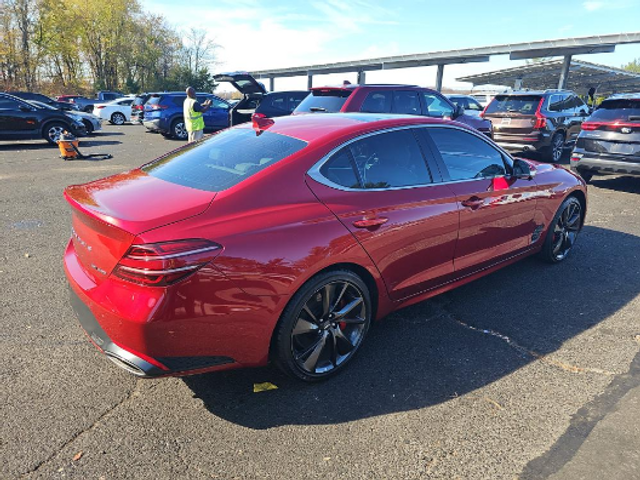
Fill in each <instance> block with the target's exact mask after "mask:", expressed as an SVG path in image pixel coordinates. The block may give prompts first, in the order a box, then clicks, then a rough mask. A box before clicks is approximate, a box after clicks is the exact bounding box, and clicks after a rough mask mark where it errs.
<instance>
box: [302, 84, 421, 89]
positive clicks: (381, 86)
mask: <svg viewBox="0 0 640 480" xmlns="http://www.w3.org/2000/svg"><path fill="white" fill-rule="evenodd" d="M356 88H359V89H363V88H370V89H380V90H391V89H394V88H410V89H414V88H419V89H425V90H431V89H430V88H427V87H420V86H418V85H408V84H402V83H397V84H396V83H366V84H358V83H348V84H343V85H325V86H322V87H312V88H311V89H310V90H311V91H314V90H355V89H356Z"/></svg>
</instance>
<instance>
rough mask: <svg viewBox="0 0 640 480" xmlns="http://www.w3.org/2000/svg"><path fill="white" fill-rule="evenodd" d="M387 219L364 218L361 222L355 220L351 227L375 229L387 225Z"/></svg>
mask: <svg viewBox="0 0 640 480" xmlns="http://www.w3.org/2000/svg"><path fill="white" fill-rule="evenodd" d="M388 221H389V219H388V218H387V217H375V218H365V219H362V220H356V221H355V222H353V226H354V227H356V228H375V227H379V226H380V225H383V224H385V223H387V222H388Z"/></svg>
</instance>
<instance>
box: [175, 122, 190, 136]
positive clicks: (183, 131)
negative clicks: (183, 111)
mask: <svg viewBox="0 0 640 480" xmlns="http://www.w3.org/2000/svg"><path fill="white" fill-rule="evenodd" d="M173 134H174V135H175V136H176V137H177V138H179V139H180V140H184V139H185V138H187V137H188V136H189V133H188V132H187V128H186V127H185V125H184V122H178V123H176V124H175V125H174V127H173Z"/></svg>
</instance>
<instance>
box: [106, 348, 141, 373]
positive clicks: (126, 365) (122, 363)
mask: <svg viewBox="0 0 640 480" xmlns="http://www.w3.org/2000/svg"><path fill="white" fill-rule="evenodd" d="M106 354H107V358H108V359H109V360H111V361H112V362H113V363H115V364H116V365H117V366H119V367H120V368H123V369H125V370H126V371H127V372H129V373H132V374H133V375H136V376H138V377H146V376H148V375H147V374H146V372H145V371H144V370H142V369H141V368H140V367H139V366H137V365H136V364H135V363H133V362H130V361H128V360H125V359H124V358H121V357H119V356H117V355H114V354H113V353H111V352H107V353H106Z"/></svg>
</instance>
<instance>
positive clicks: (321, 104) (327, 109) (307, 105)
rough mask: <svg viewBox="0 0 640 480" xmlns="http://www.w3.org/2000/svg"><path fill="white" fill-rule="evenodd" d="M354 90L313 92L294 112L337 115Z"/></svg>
mask: <svg viewBox="0 0 640 480" xmlns="http://www.w3.org/2000/svg"><path fill="white" fill-rule="evenodd" d="M351 92H352V90H337V89H333V90H332V89H327V90H312V91H311V95H307V97H306V98H305V99H304V100H302V102H300V105H298V106H297V107H296V109H295V110H294V111H295V112H296V113H299V112H304V113H309V112H322V113H335V112H339V111H340V109H341V108H342V105H344V102H346V101H347V98H348V97H349V95H351Z"/></svg>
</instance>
